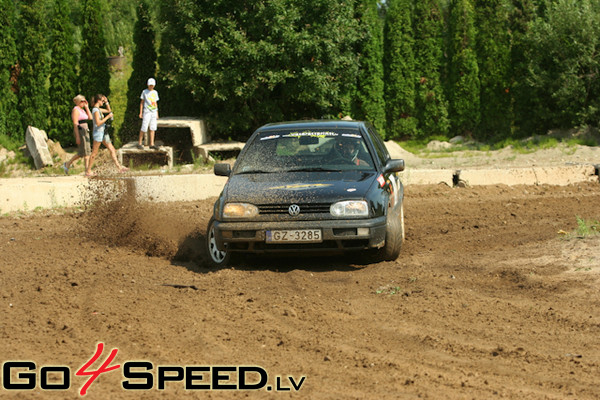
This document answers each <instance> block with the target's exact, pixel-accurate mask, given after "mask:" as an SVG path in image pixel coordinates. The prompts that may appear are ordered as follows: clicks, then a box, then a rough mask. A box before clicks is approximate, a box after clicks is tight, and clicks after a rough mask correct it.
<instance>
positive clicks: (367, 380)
mask: <svg viewBox="0 0 600 400" xmlns="http://www.w3.org/2000/svg"><path fill="white" fill-rule="evenodd" d="M211 211H212V203H211V201H203V202H199V203H171V204H151V205H139V204H136V203H133V202H131V201H129V200H128V199H122V200H121V201H118V202H114V203H109V204H107V205H104V206H100V207H95V208H90V209H88V210H87V211H85V212H83V213H72V214H71V213H67V214H66V215H53V214H51V213H48V214H45V215H42V214H38V215H33V216H26V217H21V218H8V217H4V218H0V254H2V262H1V263H0V288H1V290H0V337H1V338H2V340H0V359H1V360H2V362H5V361H7V360H29V361H34V362H35V363H36V365H37V367H38V372H39V369H40V367H41V366H44V365H65V366H68V367H69V368H70V370H71V389H70V390H67V391H58V392H42V391H41V390H40V389H39V380H38V388H37V389H36V390H35V391H33V392H23V391H17V392H9V391H6V390H4V389H1V388H0V395H1V397H3V398H5V397H6V398H19V399H21V398H46V397H48V398H61V399H62V398H79V390H80V388H81V387H82V386H83V385H84V383H85V382H86V380H87V378H84V377H80V376H76V375H75V371H76V370H77V369H79V368H80V367H81V366H82V365H83V364H84V363H85V362H86V361H87V360H89V359H90V358H91V357H92V355H93V354H94V351H95V350H96V345H97V343H98V342H102V343H105V345H106V349H105V351H104V353H103V354H102V356H101V357H100V360H99V361H98V363H97V364H95V366H96V368H97V367H98V366H99V364H100V363H101V362H102V361H104V360H105V359H106V358H107V356H108V352H109V350H110V349H114V348H116V349H118V354H117V355H116V358H115V360H114V361H113V363H112V365H115V364H119V365H121V366H122V365H123V364H124V363H125V362H126V361H128V360H145V361H149V362H151V363H152V365H153V367H154V369H153V370H152V372H153V374H155V376H156V373H157V368H158V366H159V365H203V366H218V365H230V366H237V365H246V366H248V365H251V366H260V367H261V368H263V369H264V370H265V371H266V372H267V373H268V384H269V385H270V386H272V390H271V391H270V392H269V391H267V390H266V388H263V389H261V390H258V391H241V392H231V391H218V392H217V391H213V392H205V391H200V392H199V393H196V394H195V395H193V397H205V398H274V397H281V396H285V397H287V396H289V395H290V394H289V393H288V392H285V393H281V392H279V393H278V392H277V390H276V388H277V387H278V386H277V378H278V377H279V378H280V385H279V387H287V388H291V392H292V393H295V389H294V388H293V387H292V386H293V385H292V384H291V380H290V379H289V378H290V377H291V378H292V379H293V380H294V383H295V384H298V383H299V382H300V380H301V377H303V376H304V377H305V379H304V380H303V381H302V385H301V388H300V389H299V392H298V393H296V395H292V397H294V398H312V399H340V398H344V399H398V398H430V399H439V398H446V399H464V398H479V399H481V398H494V397H498V398H511V399H524V398H528V399H548V398H560V399H563V398H572V399H594V398H598V397H600V387H599V385H598V377H599V376H600V344H599V343H600V342H599V341H598V337H599V335H600V313H599V311H598V310H600V292H599V290H598V287H599V286H598V285H599V282H598V278H599V276H600V250H599V249H600V239H598V238H591V239H577V238H570V239H569V238H567V237H566V236H565V235H564V234H561V233H559V232H561V231H565V232H571V231H572V230H573V229H574V228H575V227H576V216H581V217H582V218H586V219H598V217H599V211H600V187H599V186H598V185H597V184H584V185H577V186H567V187H544V186H538V187H505V186H499V187H477V188H448V187H445V186H413V187H407V188H406V227H407V241H406V243H405V246H404V248H403V251H402V255H401V257H400V258H398V260H397V261H396V262H386V263H379V264H371V265H365V264H356V263H355V261H354V258H353V257H346V258H339V257H320V258H311V259H302V258H294V259H290V258H272V259H261V258H258V259H248V260H247V262H245V263H244V264H243V265H240V266H238V267H237V268H233V269H223V270H212V271H211V270H208V269H206V268H205V263H204V260H205V257H206V255H205V254H204V250H203V249H202V245H201V243H202V241H203V239H204V230H205V228H206V223H207V221H208V219H209V217H210V213H211ZM94 369H95V368H94ZM232 377H233V378H234V379H235V378H236V376H235V374H233V376H232ZM123 379H124V378H123V373H122V369H119V370H117V371H113V372H110V373H105V374H102V375H101V376H100V377H99V378H98V379H97V380H96V381H95V382H94V383H93V384H92V385H91V386H90V387H89V389H88V394H87V396H86V398H89V399H106V398H111V399H125V398H131V399H133V398H140V397H143V398H159V397H160V398H181V396H183V395H184V393H185V391H184V389H183V386H184V385H183V383H181V382H167V384H166V389H165V390H164V391H159V390H157V389H153V390H149V391H141V392H134V393H132V392H129V391H125V390H123V389H122V387H121V381H123ZM56 380H57V378H56V377H54V378H51V382H55V381H56ZM209 382H210V380H209ZM196 383H198V382H196Z"/></svg>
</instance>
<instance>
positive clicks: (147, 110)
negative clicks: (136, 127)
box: [138, 78, 159, 150]
mask: <svg viewBox="0 0 600 400" xmlns="http://www.w3.org/2000/svg"><path fill="white" fill-rule="evenodd" d="M147 85H148V88H147V89H144V90H143V91H142V95H141V96H140V118H141V119H142V128H141V129H140V137H139V140H138V148H139V149H143V148H144V145H143V140H144V135H145V134H146V132H148V131H150V135H149V139H150V148H151V149H155V150H157V149H158V146H156V145H155V144H154V133H155V132H156V123H157V120H158V100H159V97H158V92H157V91H156V90H154V86H155V85H156V81H155V80H154V78H150V79H148V82H147Z"/></svg>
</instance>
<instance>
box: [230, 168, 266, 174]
mask: <svg viewBox="0 0 600 400" xmlns="http://www.w3.org/2000/svg"><path fill="white" fill-rule="evenodd" d="M272 173H274V171H264V170H262V169H249V170H247V171H240V172H236V173H235V174H236V175H243V174H272Z"/></svg>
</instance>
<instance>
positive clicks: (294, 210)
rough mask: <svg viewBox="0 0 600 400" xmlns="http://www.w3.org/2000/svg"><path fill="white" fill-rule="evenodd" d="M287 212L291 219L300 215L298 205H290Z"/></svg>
mask: <svg viewBox="0 0 600 400" xmlns="http://www.w3.org/2000/svg"><path fill="white" fill-rule="evenodd" d="M288 212H289V213H290V215H291V216H292V217H295V216H296V215H298V214H300V206H299V205H298V204H292V205H291V206H290V208H288Z"/></svg>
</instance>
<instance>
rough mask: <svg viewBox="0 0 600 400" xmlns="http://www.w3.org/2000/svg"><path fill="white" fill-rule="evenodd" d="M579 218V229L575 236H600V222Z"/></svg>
mask: <svg viewBox="0 0 600 400" xmlns="http://www.w3.org/2000/svg"><path fill="white" fill-rule="evenodd" d="M576 218H577V229H576V230H575V235H576V236H577V237H578V238H586V237H590V236H597V235H600V222H598V220H586V219H583V218H581V217H579V216H577V217H576Z"/></svg>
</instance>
